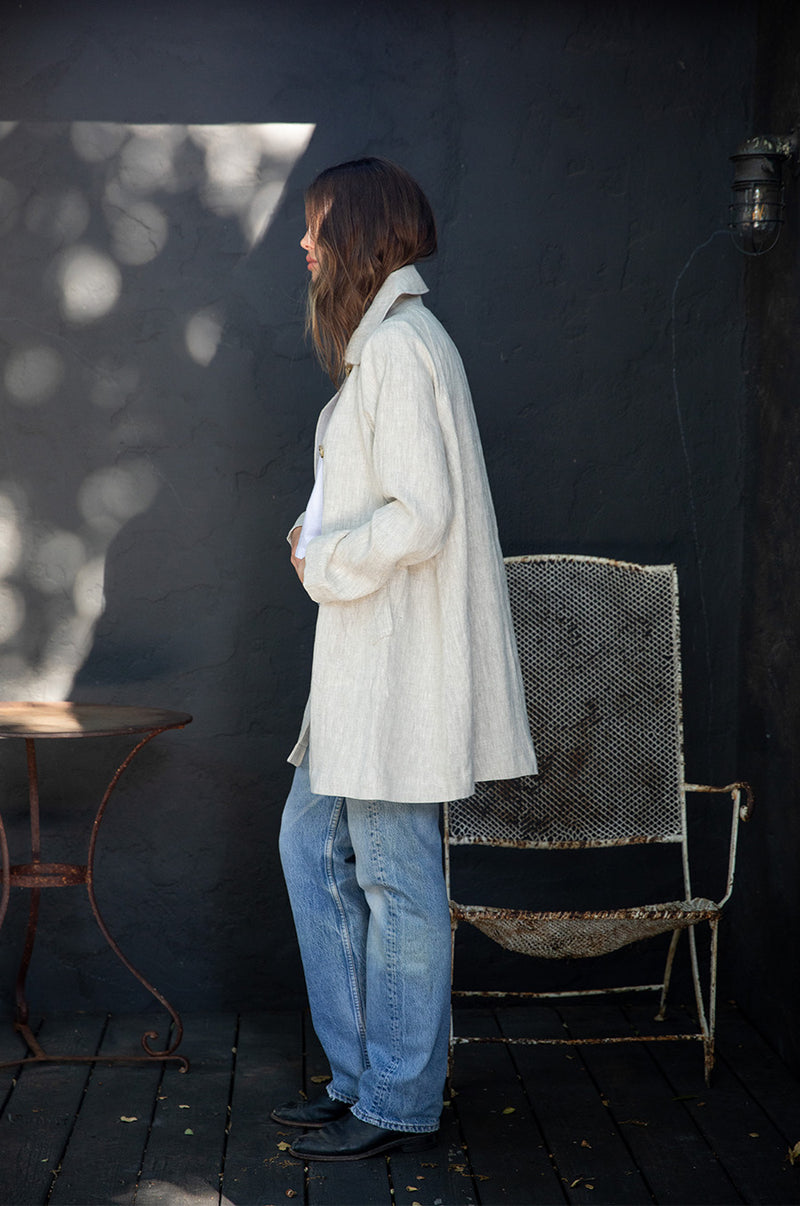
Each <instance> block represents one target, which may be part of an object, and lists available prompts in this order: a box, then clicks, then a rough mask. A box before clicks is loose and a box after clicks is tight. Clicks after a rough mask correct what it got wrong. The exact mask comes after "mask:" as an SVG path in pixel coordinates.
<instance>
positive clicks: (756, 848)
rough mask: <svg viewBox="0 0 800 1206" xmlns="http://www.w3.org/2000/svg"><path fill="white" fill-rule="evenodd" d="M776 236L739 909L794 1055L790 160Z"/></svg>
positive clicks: (753, 983)
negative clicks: (750, 799) (749, 792)
mask: <svg viewBox="0 0 800 1206" xmlns="http://www.w3.org/2000/svg"><path fill="white" fill-rule="evenodd" d="M798 38H800V12H798V9H797V6H796V5H794V4H788V3H767V4H763V5H762V6H761V13H760V22H759V57H758V88H757V91H756V107H755V119H754V120H755V125H754V131H755V132H756V133H758V132H760V131H766V132H770V133H772V132H774V133H776V134H780V133H784V132H786V133H788V132H789V131H790V130H792V129H795V128H797V127H798V125H800V76H798V55H797V46H798ZM785 219H786V220H785V225H784V228H783V231H782V233H781V237H780V241H779V242H778V244H777V246H776V247H775V248H774V249H773V250H772V251H771V252H770V253H769V254H767V255H765V256H763V257H760V258H759V259H757V260H751V261H749V262H748V264H747V269H746V274H747V316H748V349H749V354H748V367H749V373H748V397H749V412H750V428H751V445H752V449H753V457H752V463H751V467H750V478H749V488H748V498H749V502H750V505H749V507H748V523H747V542H746V546H745V560H744V590H743V599H744V613H745V624H744V636H745V645H744V649H745V658H744V665H743V670H744V690H743V694H742V730H741V750H742V765H746V766H747V768H748V770H747V773H748V775H750V776H751V777H752V781H753V785H754V788H755V791H756V799H757V809H758V811H757V813H756V814H755V816H754V819H753V824H752V826H751V830H752V832H751V833H748V835H747V844H748V858H747V860H746V861H745V863H744V865H743V868H742V877H741V879H740V884H739V888H740V892H739V900H738V905H737V912H736V918H737V922H738V928H739V938H738V942H739V944H740V948H741V951H742V957H743V958H747V961H748V964H749V966H750V969H751V974H750V976H749V977H748V978H747V979H743V981H742V985H741V987H740V989H739V997H740V1000H741V1002H742V1004H743V1006H744V1007H745V1008H746V1009H747V1010H748V1012H749V1013H750V1014H751V1015H752V1016H755V1017H759V1018H761V1019H762V1023H763V1027H764V1031H765V1033H766V1034H767V1036H768V1037H770V1038H771V1040H772V1042H773V1043H776V1044H777V1046H778V1049H779V1050H780V1051H781V1053H782V1054H783V1055H784V1056H785V1057H786V1058H787V1060H789V1061H790V1062H791V1063H792V1065H793V1066H794V1067H795V1068H800V1035H799V1034H798V1024H797V1022H798V1004H797V985H798V983H800V952H799V951H798V946H797V942H796V941H795V938H794V935H795V934H796V932H797V924H798V917H800V875H798V866H799V865H800V759H799V758H798V750H800V732H799V731H798V726H800V641H799V639H798V615H799V614H800V571H799V570H798V556H797V549H798V521H797V498H798V487H799V486H800V480H799V479H798V461H797V449H798V446H800V414H799V413H798V405H797V403H798V392H799V385H800V346H799V345H798V330H799V329H800V192H799V191H798V178H797V175H796V172H795V173H793V172H789V173H788V180H787V185H786V214H785Z"/></svg>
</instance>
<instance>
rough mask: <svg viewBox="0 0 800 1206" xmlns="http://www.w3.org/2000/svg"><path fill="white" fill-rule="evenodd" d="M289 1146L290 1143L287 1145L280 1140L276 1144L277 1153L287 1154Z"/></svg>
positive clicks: (283, 1140) (284, 1141)
mask: <svg viewBox="0 0 800 1206" xmlns="http://www.w3.org/2000/svg"><path fill="white" fill-rule="evenodd" d="M291 1146H292V1145H291V1143H287V1142H286V1140H285V1139H282V1140H281V1142H280V1143H279V1144H278V1151H279V1152H288V1150H289V1148H290V1147H291Z"/></svg>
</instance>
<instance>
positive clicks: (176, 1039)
mask: <svg viewBox="0 0 800 1206" xmlns="http://www.w3.org/2000/svg"><path fill="white" fill-rule="evenodd" d="M191 719H192V717H191V716H189V715H188V714H186V713H182V712H166V711H163V710H159V709H154V708H129V707H121V706H112V707H105V706H103V705H92V704H85V705H80V704H72V703H58V704H32V703H17V704H2V703H0V738H8V737H23V738H24V739H25V745H26V753H27V764H28V802H29V811H30V829H31V861H30V862H29V863H23V864H17V865H11V862H10V857H9V848H8V840H7V836H6V831H5V827H4V825H3V821H2V817H0V860H1V861H2V892H0V926H2V924H3V921H4V919H5V916H6V912H7V909H8V902H9V895H10V890H11V888H12V887H21V888H28V889H30V892H31V901H30V910H29V914H28V925H27V929H26V933H25V945H24V949H23V953H22V958H21V961H20V965H19V971H18V974H17V982H16V1009H15V1019H14V1028H15V1029H16V1031H17V1032H18V1033H19V1035H20V1037H21V1038H22V1039H23V1041H24V1042H25V1044H26V1045H27V1048H28V1051H29V1054H28V1055H27V1056H25V1057H21V1058H18V1059H16V1060H8V1061H5V1062H3V1063H0V1067H11V1066H16V1065H19V1064H23V1063H26V1064H27V1063H44V1062H48V1063H73V1062H77V1063H92V1062H104V1063H117V1062H119V1063H130V1062H133V1063H138V1062H151V1063H152V1062H153V1061H158V1062H166V1061H170V1062H174V1063H177V1064H179V1065H180V1068H181V1071H184V1072H185V1071H187V1069H188V1067H189V1064H188V1060H187V1059H186V1058H185V1057H184V1056H183V1055H178V1054H176V1049H177V1047H178V1046H179V1044H180V1042H181V1039H182V1037H183V1023H182V1021H181V1018H180V1015H179V1014H178V1012H177V1010H176V1009H174V1008H173V1006H172V1005H171V1004H170V1003H169V1001H168V1000H167V999H166V997H165V996H164V995H163V994H162V993H160V992H159V991H158V989H156V988H155V987H154V986H153V985H152V984H151V983H150V982H149V981H148V980H147V979H146V978H145V977H144V976H143V975H142V973H141V972H140V971H138V969H137V968H136V967H134V965H133V964H132V963H131V962H130V960H129V959H127V958H126V956H125V955H124V954H123V953H122V951H121V950H120V947H119V945H118V944H117V942H116V941H115V939H114V938H113V937H112V935H111V933H110V932H109V929H108V926H107V925H106V923H105V920H104V919H103V916H102V914H101V912H100V908H99V906H98V903H97V898H96V895H95V887H94V863H95V851H96V846H97V838H98V833H99V831H100V825H101V823H102V820H103V817H104V816H105V812H106V808H107V806H108V803H109V800H110V799H111V796H112V793H113V792H114V789H115V788H116V786H117V784H118V783H119V780H120V778H121V776H122V775H123V774H124V772H125V770H126V769H127V767H128V766H130V764H131V762H132V761H133V759H134V758H135V756H136V754H137V753H138V752H139V750H141V749H142V748H143V747H144V746H145V745H147V744H148V743H149V742H150V741H152V740H153V738H154V737H157V736H158V735H159V734H160V733H163V732H165V731H166V730H167V729H173V728H183V726H184V725H186V724H188V723H189V722H190V721H191ZM121 734H144V735H143V736H142V737H141V739H140V740H139V741H138V743H137V744H136V745H135V746H134V748H133V749H132V750H131V751H130V753H129V754H128V755H127V757H126V758H125V760H124V761H123V762H122V764H121V765H120V766H119V768H118V769H117V771H116V773H115V774H114V776H113V777H112V779H111V781H110V783H109V785H108V787H107V788H106V790H105V793H104V795H103V798H102V800H101V801H100V805H99V807H98V809H97V812H96V814H95V818H94V822H93V824H92V830H91V835H90V838H89V847H88V854H87V862H86V865H85V866H83V865H78V864H74V863H45V862H42V858H41V841H40V828H39V776H38V771H37V765H36V749H35V740H36V739H37V738H43V737H61V738H63V737H102V736H119V735H121ZM79 885H85V887H86V891H87V895H88V897H89V904H90V906H91V909H92V913H93V915H94V918H95V921H96V922H97V925H98V928H99V929H100V932H101V933H102V935H103V937H104V938H105V940H106V942H107V944H108V945H109V947H110V948H111V950H112V951H113V952H114V954H115V955H116V956H117V958H118V959H119V960H120V962H121V963H122V964H123V966H124V967H126V968H127V969H128V971H129V972H130V974H131V975H132V976H134V977H135V978H136V980H138V981H139V983H140V984H141V985H142V987H143V988H145V989H147V991H148V992H149V993H150V994H151V996H153V997H154V998H155V1000H156V1001H158V1002H159V1004H160V1005H161V1006H162V1007H163V1008H164V1009H165V1010H166V1012H167V1013H168V1014H169V1017H170V1019H171V1021H170V1024H169V1027H168V1029H169V1031H170V1032H171V1033H170V1035H169V1036H168V1039H167V1040H166V1041H164V1042H162V1043H161V1044H160V1045H155V1044H156V1043H157V1041H158V1039H159V1033H158V1031H157V1030H146V1031H145V1033H144V1034H143V1035H142V1039H141V1044H142V1050H143V1052H144V1054H142V1055H133V1054H132V1055H104V1054H102V1053H97V1054H95V1055H69V1054H63V1055H62V1054H51V1053H49V1052H47V1051H45V1050H43V1048H42V1047H41V1045H40V1044H39V1042H38V1040H37V1038H36V1036H35V1034H34V1033H33V1030H32V1028H31V1025H30V1018H29V1006H28V1000H27V996H26V989H25V984H26V979H27V974H28V969H29V966H30V962H31V958H32V955H33V948H34V944H35V941H36V930H37V925H38V919H39V901H40V897H41V890H42V888H52V887H58V888H66V887H76V886H79Z"/></svg>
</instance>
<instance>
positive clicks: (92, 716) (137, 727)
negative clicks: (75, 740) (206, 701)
mask: <svg viewBox="0 0 800 1206" xmlns="http://www.w3.org/2000/svg"><path fill="white" fill-rule="evenodd" d="M191 720H192V717H191V716H190V715H189V713H188V712H167V711H164V709H162V708H138V707H125V706H123V705H121V704H79V703H70V702H68V701H66V702H58V703H0V739H2V738H4V737H115V736H120V735H124V734H125V733H152V732H155V731H157V730H158V729H180V728H183V726H184V725H185V724H190V723H191Z"/></svg>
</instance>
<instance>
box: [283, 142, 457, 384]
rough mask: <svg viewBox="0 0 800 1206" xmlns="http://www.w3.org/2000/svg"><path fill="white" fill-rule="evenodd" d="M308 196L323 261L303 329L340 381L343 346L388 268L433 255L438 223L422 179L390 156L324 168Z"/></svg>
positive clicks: (313, 283) (310, 226)
mask: <svg viewBox="0 0 800 1206" xmlns="http://www.w3.org/2000/svg"><path fill="white" fill-rule="evenodd" d="M305 201H306V222H307V225H308V229H309V231H310V232H311V235H312V237H313V238H314V241H315V244H316V250H315V257H316V259H317V262H318V265H319V269H318V271H317V274H316V279H314V280H312V281H311V284H310V286H309V291H308V309H307V323H306V326H307V330H308V332H309V333H310V335H311V339H312V342H313V345H314V350H315V351H316V353H317V356H318V358H319V361H320V363H321V364H322V366H323V368H324V369H325V370H326V371H327V373H328V374H329V376H330V378H331V380H332V381H333V382H334V384H335V385H340V384H341V382H342V381H343V379H344V377H345V376H346V375H347V371H348V370H347V365H346V362H345V349H346V347H347V344H348V342H349V340H350V337H351V335H352V334H353V332H354V331H355V329H356V327H357V326H358V324H359V323H360V321H361V319H362V318H363V317H364V314H365V312H366V310H367V308H368V306H369V305H370V302H371V301H372V300H373V298H374V297H375V294H376V293H377V292H378V290H379V289H380V287H381V285H382V284H383V282H384V281H385V280H386V278H387V276H388V275H389V273H390V272H394V271H395V269H396V268H402V267H403V266H404V265H406V264H413V263H415V262H416V261H417V260H423V259H426V258H427V257H428V256H431V255H433V254H434V252H435V251H436V223H435V221H434V217H433V211H432V210H431V207H430V205H429V203H428V199H427V197H426V196H425V194H424V193H423V191H422V189H421V188H420V187H419V185H418V184H417V182H416V181H415V180H414V179H413V178H412V177H411V176H409V174H408V172H406V171H404V169H403V168H401V167H398V166H397V165H396V164H394V163H390V162H389V161H388V160H386V159H374V158H368V159H354V160H351V161H350V162H348V163H340V164H337V166H336V167H330V168H326V170H325V171H324V172H321V173H320V174H319V176H317V178H316V180H314V181H313V182H312V183H311V185H310V186H309V188H308V189H307V190H306V198H305Z"/></svg>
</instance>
